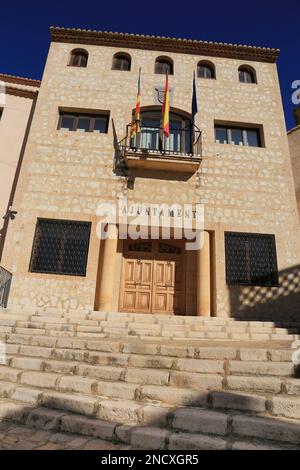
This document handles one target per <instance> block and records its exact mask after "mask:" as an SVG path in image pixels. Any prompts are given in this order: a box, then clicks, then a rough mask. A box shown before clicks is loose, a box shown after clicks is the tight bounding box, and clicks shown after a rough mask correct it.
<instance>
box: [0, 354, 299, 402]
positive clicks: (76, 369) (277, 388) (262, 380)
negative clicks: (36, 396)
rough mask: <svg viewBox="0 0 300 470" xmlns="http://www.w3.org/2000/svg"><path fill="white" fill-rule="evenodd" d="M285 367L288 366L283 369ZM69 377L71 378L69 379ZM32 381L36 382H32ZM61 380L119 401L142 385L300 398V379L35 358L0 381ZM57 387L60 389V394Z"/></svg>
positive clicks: (15, 361)
mask: <svg viewBox="0 0 300 470" xmlns="http://www.w3.org/2000/svg"><path fill="white" fill-rule="evenodd" d="M283 364H286V363H282V364H280V366H282V365H283ZM272 365H273V364H272ZM286 365H289V364H286ZM18 367H19V368H18ZM26 371H29V372H26ZM35 371H37V372H35ZM65 374H68V375H67V376H65ZM50 376H52V377H53V384H52V380H51V381H50V384H51V385H50V387H48V385H46V384H47V383H48V379H49V380H50V378H51V377H50ZM28 377H30V378H31V380H36V382H28ZM61 377H63V381H62V382H60V383H59V386H62V383H64V382H65V383H67V382H68V381H69V382H70V383H75V385H73V386H75V387H76V386H77V389H76V388H74V389H73V391H78V392H81V391H85V392H86V391H87V390H89V389H83V388H82V387H83V385H84V383H85V382H84V381H86V384H87V387H91V389H90V391H91V392H92V390H94V392H95V391H96V390H97V387H98V393H99V394H100V395H101V394H104V395H109V391H110V392H111V393H112V395H111V396H114V397H119V398H122V393H124V394H126V395H127V396H130V397H131V398H133V397H134V396H135V395H137V394H138V393H139V391H140V386H141V385H162V386H168V388H176V389H177V388H179V389H183V390H233V391H243V392H247V391H249V392H257V393H264V394H266V393H273V394H279V393H282V394H288V395H294V396H300V380H299V379H296V378H285V377H279V376H274V377H272V376H268V377H264V376H263V377H259V376H258V377H257V376H249V375H243V376H235V375H233V376H227V377H223V376H221V375H217V374H208V373H198V372H186V371H177V370H169V371H168V372H167V374H166V372H164V371H162V370H160V369H158V370H154V371H152V370H150V369H145V368H138V369H135V368H130V367H129V368H126V367H119V366H105V365H104V366H101V365H88V364H84V363H80V362H71V361H52V360H46V361H41V359H39V358H32V357H22V358H21V357H15V358H14V357H12V362H11V367H8V366H3V365H2V366H0V380H3V381H10V382H15V383H24V384H27V385H37V386H38V384H39V383H40V384H41V385H40V386H41V387H46V388H55V385H57V387H58V382H59V380H60V378H61ZM76 382H77V385H76ZM90 384H91V385H90ZM57 387H56V389H57V390H59V388H57ZM122 387H123V389H122ZM65 389H66V388H65ZM70 390H71V389H70Z"/></svg>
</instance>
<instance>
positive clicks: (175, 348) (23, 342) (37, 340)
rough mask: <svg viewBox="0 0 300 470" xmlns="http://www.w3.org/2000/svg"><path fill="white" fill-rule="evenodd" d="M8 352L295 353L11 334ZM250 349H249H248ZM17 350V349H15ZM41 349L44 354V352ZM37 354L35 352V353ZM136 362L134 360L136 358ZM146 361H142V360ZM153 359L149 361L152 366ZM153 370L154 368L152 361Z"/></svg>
mask: <svg viewBox="0 0 300 470" xmlns="http://www.w3.org/2000/svg"><path fill="white" fill-rule="evenodd" d="M4 342H5V343H6V345H7V346H6V347H7V353H8V354H9V353H10V352H12V353H13V354H16V353H17V352H18V353H19V354H22V353H21V352H20V350H21V348H23V349H24V348H25V347H26V346H27V347H28V348H32V351H34V348H40V349H39V352H38V354H41V355H42V357H47V355H49V354H50V351H51V350H52V349H56V350H58V349H64V350H66V349H73V350H74V349H76V350H78V351H79V350H84V351H86V352H87V354H88V353H89V352H90V351H99V352H114V353H123V354H131V355H139V354H140V355H147V356H151V355H152V356H155V357H158V356H160V357H166V356H167V357H173V358H176V357H177V358H182V359H184V358H199V359H210V360H225V359H229V360H238V361H248V362H252V361H254V362H258V361H260V362H262V361H274V362H289V361H291V358H292V354H293V352H294V350H293V349H291V345H290V344H289V343H277V342H267V343H261V342H255V343H254V344H251V343H244V346H241V345H237V344H236V343H235V342H232V341H229V342H221V343H220V344H216V345H215V346H211V344H212V342H211V341H200V342H199V341H198V342H194V343H189V346H186V345H183V344H182V343H178V342H177V343H176V342H170V341H164V342H160V343H159V344H157V343H156V342H153V341H147V342H146V341H145V342H141V341H138V340H136V339H132V338H131V339H130V338H122V339H120V340H117V339H111V338H108V339H106V338H105V339H104V338H97V339H90V338H86V339H83V338H60V337H59V338H57V337H51V336H48V335H42V336H41V335H29V334H10V335H5V338H4ZM250 346H251V347H250ZM17 348H18V349H17ZM43 349H44V353H43V351H42V350H43ZM37 351H38V350H37ZM136 360H137V359H136ZM146 360H147V359H146V358H145V361H146ZM152 360H153V359H151V358H149V360H148V362H149V363H151V361H152ZM153 364H154V367H156V366H157V364H156V363H155V360H154V362H153Z"/></svg>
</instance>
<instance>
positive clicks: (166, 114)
mask: <svg viewBox="0 0 300 470" xmlns="http://www.w3.org/2000/svg"><path fill="white" fill-rule="evenodd" d="M162 127H163V133H164V135H165V137H169V135H170V90H169V79H168V72H167V74H166V88H165V97H164V104H163V108H162Z"/></svg>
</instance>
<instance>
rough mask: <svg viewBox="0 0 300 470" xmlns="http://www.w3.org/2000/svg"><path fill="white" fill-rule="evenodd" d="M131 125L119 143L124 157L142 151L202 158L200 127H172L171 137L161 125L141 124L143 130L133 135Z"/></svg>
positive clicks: (151, 153) (156, 154) (157, 154)
mask: <svg viewBox="0 0 300 470" xmlns="http://www.w3.org/2000/svg"><path fill="white" fill-rule="evenodd" d="M130 127H131V125H130V124H128V125H127V127H126V137H124V139H123V140H121V142H120V143H119V145H120V147H121V151H122V154H123V157H126V154H127V153H130V154H132V153H137V154H138V153H142V154H149V155H153V156H156V157H159V156H161V157H166V156H169V157H172V156H173V157H175V158H176V157H181V158H182V157H184V158H195V159H201V156H202V135H201V131H200V129H198V128H197V127H196V126H194V128H193V129H192V128H183V129H179V128H172V127H171V128H170V135H169V137H165V136H164V134H163V129H162V128H161V127H149V126H143V125H142V126H141V132H139V133H138V134H136V135H135V136H134V137H131V133H130Z"/></svg>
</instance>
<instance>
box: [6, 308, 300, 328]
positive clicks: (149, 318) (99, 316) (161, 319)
mask: <svg viewBox="0 0 300 470" xmlns="http://www.w3.org/2000/svg"><path fill="white" fill-rule="evenodd" d="M9 316H11V317H12V318H17V319H18V318H20V319H21V320H22V319H23V320H24V319H27V318H31V317H43V318H45V317H46V318H50V319H53V318H56V319H59V318H64V319H66V320H71V321H74V320H77V321H79V320H80V321H82V320H87V319H88V320H97V321H101V320H105V321H115V322H120V321H123V322H126V321H132V322H138V323H172V324H191V323H197V324H211V323H214V324H215V325H224V324H233V325H241V326H244V325H246V326H248V325H252V326H258V327H261V326H267V327H274V326H275V327H285V328H298V329H300V323H299V322H295V321H290V320H288V321H287V320H286V318H285V317H284V316H282V318H281V319H277V320H276V321H273V322H272V321H263V320H262V321H248V320H245V319H243V318H239V317H236V318H232V317H231V318H227V317H223V318H221V317H209V318H207V317H195V316H185V315H183V316H178V315H177V316H174V315H158V314H151V315H149V314H143V313H124V312H122V313H120V312H99V311H91V310H84V309H81V310H62V309H60V308H53V307H45V308H34V307H21V306H10V307H9V308H7V309H2V310H1V311H0V318H3V317H4V318H7V317H9Z"/></svg>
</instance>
